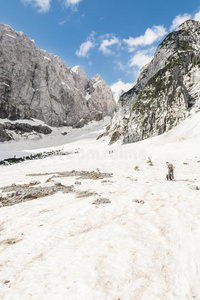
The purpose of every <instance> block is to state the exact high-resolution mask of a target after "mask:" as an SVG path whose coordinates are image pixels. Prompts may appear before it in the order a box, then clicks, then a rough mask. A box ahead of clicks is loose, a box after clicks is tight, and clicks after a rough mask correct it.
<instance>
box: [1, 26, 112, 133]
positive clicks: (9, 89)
mask: <svg viewBox="0 0 200 300" xmlns="http://www.w3.org/2000/svg"><path fill="white" fill-rule="evenodd" d="M114 110H115V101H114V98H113V95H112V91H111V89H110V88H109V86H108V85H107V84H106V83H105V81H104V80H103V79H102V78H101V77H100V76H99V75H96V76H94V77H93V78H92V79H90V80H89V82H88V80H87V77H86V75H85V73H84V71H83V70H82V69H81V68H80V67H79V66H76V67H74V68H68V67H67V66H66V64H65V63H64V62H63V61H62V60H61V59H60V58H59V57H57V56H55V55H52V54H49V53H47V52H46V51H45V50H41V49H39V48H38V46H37V45H36V44H35V42H34V41H33V40H30V39H29V38H27V37H26V36H25V35H24V34H23V33H22V32H16V31H14V30H13V29H12V28H11V27H10V26H8V25H0V118H8V119H10V120H17V119H29V118H36V119H39V120H42V121H44V122H45V123H46V124H48V125H51V126H62V125H66V126H73V127H82V126H83V125H84V124H86V123H87V122H89V121H91V120H100V119H102V118H103V117H105V116H112V114H113V112H114Z"/></svg>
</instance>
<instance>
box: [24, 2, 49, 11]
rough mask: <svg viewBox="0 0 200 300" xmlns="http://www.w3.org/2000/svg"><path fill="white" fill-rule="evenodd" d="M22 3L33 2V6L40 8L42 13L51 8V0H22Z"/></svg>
mask: <svg viewBox="0 0 200 300" xmlns="http://www.w3.org/2000/svg"><path fill="white" fill-rule="evenodd" d="M22 3H24V4H31V5H32V6H34V7H36V8H38V11H39V12H40V13H45V12H48V11H49V9H50V3H51V0H22Z"/></svg>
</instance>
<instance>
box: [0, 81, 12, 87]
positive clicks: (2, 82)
mask: <svg viewBox="0 0 200 300" xmlns="http://www.w3.org/2000/svg"><path fill="white" fill-rule="evenodd" d="M1 84H3V85H5V86H8V87H10V86H9V84H7V83H5V82H1Z"/></svg>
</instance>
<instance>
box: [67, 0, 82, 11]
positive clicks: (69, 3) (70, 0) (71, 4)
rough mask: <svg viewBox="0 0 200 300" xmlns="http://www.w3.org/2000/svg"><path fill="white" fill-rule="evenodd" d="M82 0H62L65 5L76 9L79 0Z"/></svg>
mask: <svg viewBox="0 0 200 300" xmlns="http://www.w3.org/2000/svg"><path fill="white" fill-rule="evenodd" d="M81 1H82V0H64V4H65V5H66V6H67V7H70V8H71V9H73V10H76V9H77V6H78V4H79V3H80V2H81Z"/></svg>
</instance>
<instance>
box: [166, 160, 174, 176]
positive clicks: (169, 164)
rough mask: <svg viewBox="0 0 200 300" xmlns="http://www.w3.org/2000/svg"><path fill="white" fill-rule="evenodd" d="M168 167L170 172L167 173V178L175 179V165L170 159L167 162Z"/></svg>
mask: <svg viewBox="0 0 200 300" xmlns="http://www.w3.org/2000/svg"><path fill="white" fill-rule="evenodd" d="M166 164H167V168H168V174H167V180H169V179H170V180H173V179H174V166H173V165H172V164H171V163H169V162H168V161H167V162H166Z"/></svg>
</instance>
